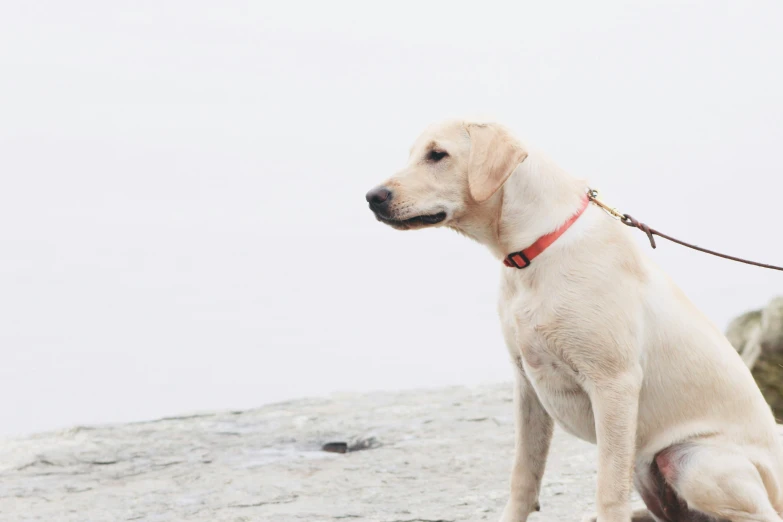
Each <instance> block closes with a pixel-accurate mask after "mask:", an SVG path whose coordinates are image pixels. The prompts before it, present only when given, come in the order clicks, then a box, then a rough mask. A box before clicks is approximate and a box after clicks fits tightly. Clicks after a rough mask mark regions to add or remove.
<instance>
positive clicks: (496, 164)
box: [466, 123, 527, 203]
mask: <svg viewBox="0 0 783 522" xmlns="http://www.w3.org/2000/svg"><path fill="white" fill-rule="evenodd" d="M466 127H467V131H468V134H469V135H470V158H469V159H468V188H469V189H470V196H471V197H472V198H473V200H474V201H476V202H477V203H482V202H484V201H486V200H488V199H489V198H490V197H492V194H494V193H495V192H497V191H498V189H499V188H500V187H501V186H502V185H503V183H505V182H506V180H507V179H508V177H509V176H510V175H511V173H512V172H514V169H516V168H517V166H518V165H519V164H520V163H522V161H524V159H525V158H527V152H526V151H525V150H524V149H523V148H522V145H520V144H519V143H518V142H517V141H516V140H515V139H514V138H513V137H512V136H511V135H510V134H509V133H508V132H507V131H506V130H505V129H503V128H502V127H500V126H498V125H494V124H478V123H470V124H468V125H467V126H466Z"/></svg>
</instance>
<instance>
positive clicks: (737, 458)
mask: <svg viewBox="0 0 783 522" xmlns="http://www.w3.org/2000/svg"><path fill="white" fill-rule="evenodd" d="M654 466H656V467H657V471H658V472H659V473H660V476H661V477H662V479H663V480H664V481H665V482H666V484H668V485H669V486H671V488H672V489H673V490H674V492H675V493H676V495H677V496H678V497H679V499H681V501H684V506H682V502H681V503H680V509H681V508H682V507H684V508H685V510H686V511H684V512H683V511H681V512H680V513H681V515H677V517H676V518H677V520H680V519H684V520H691V518H688V516H689V515H690V514H691V513H692V512H693V511H696V512H699V513H704V514H707V515H708V516H710V517H715V518H717V519H722V520H730V521H732V522H782V521H783V518H781V517H780V515H779V513H778V512H777V511H776V509H775V507H773V504H772V501H771V500H770V498H772V499H775V502H776V503H779V502H780V498H781V493H780V483H779V482H778V480H779V479H778V478H776V477H774V476H773V475H772V474H771V471H770V470H769V469H768V468H766V467H759V466H758V465H756V464H754V463H753V462H752V461H751V460H750V459H749V458H748V457H747V456H746V455H744V454H743V453H742V452H741V451H738V450H737V449H736V448H734V447H732V446H730V445H725V446H723V445H720V444H716V443H712V442H710V443H707V442H687V443H682V444H678V445H675V446H671V447H669V448H666V449H665V450H663V451H661V452H660V453H658V455H656V457H655V463H654ZM670 504H671V503H670ZM665 508H667V509H666V511H669V509H668V508H671V509H672V511H676V510H677V509H678V508H677V506H674V505H672V506H665ZM778 509H780V506H778ZM689 512H690V513H689ZM694 520H698V518H694ZM673 522H674V520H673Z"/></svg>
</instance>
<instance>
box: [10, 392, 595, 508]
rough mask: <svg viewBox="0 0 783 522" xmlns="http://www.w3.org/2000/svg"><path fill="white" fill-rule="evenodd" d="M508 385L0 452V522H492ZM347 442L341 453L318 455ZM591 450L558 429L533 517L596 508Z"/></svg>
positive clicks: (501, 478) (65, 438)
mask: <svg viewBox="0 0 783 522" xmlns="http://www.w3.org/2000/svg"><path fill="white" fill-rule="evenodd" d="M513 431H514V430H513V417H512V404H511V385H510V384H503V385H492V386H485V387H480V388H476V389H467V388H447V389H437V390H427V391H409V392H402V393H372V394H346V395H339V396H333V397H332V398H329V399H307V400H298V401H291V402H286V403H280V404H272V405H269V406H265V407H263V408H260V409H257V410H252V411H245V412H221V413H207V414H201V415H192V416H186V417H176V418H169V419H161V420H158V421H153V422H141V423H134V424H123V425H113V426H96V427H79V428H73V429H70V430H67V431H64V432H57V433H46V434H39V435H33V436H30V437H26V438H18V439H7V440H3V441H2V442H0V520H3V521H9V522H11V521H13V522H22V521H33V520H35V521H46V522H58V521H63V522H65V521H73V522H77V521H78V522H85V521H90V522H98V521H101V522H102V521H107V522H109V521H111V522H115V521H123V520H128V521H130V520H143V521H178V522H179V521H183V520H187V521H205V522H206V521H210V522H215V521H231V522H240V521H264V522H282V521H295V520H308V521H322V520H323V521H327V520H328V521H338V520H350V521H352V522H353V521H357V522H358V521H380V522H400V521H410V522H412V521H437V520H447V521H458V520H496V519H498V518H499V517H500V513H501V511H502V509H503V506H504V504H505V501H506V498H507V495H508V474H509V471H510V468H511V459H512V454H513V447H514V445H513ZM329 442H345V443H346V444H347V447H348V448H349V450H348V451H347V452H346V453H332V452H327V451H323V450H322V447H323V445H324V444H326V443H329ZM594 478H595V448H593V447H592V446H591V445H589V444H587V443H583V442H581V441H578V440H576V439H574V438H573V437H571V436H568V435H565V434H563V433H561V432H557V434H556V436H555V441H554V443H553V446H552V450H551V458H550V462H549V466H548V468H547V473H546V478H545V481H544V486H543V492H542V498H541V504H542V510H541V512H540V513H536V514H535V515H533V516H532V517H531V521H539V522H545V521H551V522H555V521H558V522H560V521H563V520H579V519H580V518H581V516H582V515H583V514H584V513H586V512H588V511H592V509H593V497H594V492H595V485H594Z"/></svg>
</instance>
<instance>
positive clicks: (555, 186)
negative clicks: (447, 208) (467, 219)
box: [460, 152, 587, 259]
mask: <svg viewBox="0 0 783 522" xmlns="http://www.w3.org/2000/svg"><path fill="white" fill-rule="evenodd" d="M586 191H587V185H586V184H585V183H584V182H583V181H580V180H577V179H575V178H573V177H571V176H570V175H569V174H568V173H566V172H565V171H564V170H563V169H561V168H560V167H558V166H557V165H555V164H554V163H553V162H552V161H551V160H549V159H548V158H546V157H545V156H543V155H542V154H541V153H538V152H536V153H531V154H530V155H529V156H528V157H527V158H526V159H525V161H523V162H522V163H521V164H520V165H519V166H518V167H517V168H516V170H515V171H514V173H513V174H511V176H510V177H509V178H508V180H507V181H506V182H505V183H504V184H503V187H501V189H500V190H498V192H497V193H496V194H495V195H493V196H492V198H490V200H489V201H487V202H486V203H484V204H482V205H481V207H482V208H481V209H477V210H479V212H478V215H479V219H478V220H476V221H473V222H472V223H470V224H465V226H462V227H460V228H461V231H462V232H463V233H465V234H466V235H468V236H469V237H472V238H473V239H475V240H477V241H478V242H480V243H482V244H484V245H486V246H487V247H488V248H489V250H490V251H491V252H492V254H493V255H494V256H495V257H497V258H498V259H503V258H505V257H506V256H507V255H508V254H509V253H511V252H516V251H519V250H522V249H525V248H527V247H529V246H530V245H532V244H533V243H534V242H535V241H536V240H537V239H538V238H540V237H541V236H543V235H545V234H548V233H550V232H553V231H554V230H556V229H557V228H558V227H559V226H560V225H562V224H563V223H565V222H566V221H567V220H568V219H569V218H570V217H571V216H572V215H573V214H574V213H575V212H576V211H578V210H579V208H580V205H581V204H582V202H583V201H584V197H585V193H586Z"/></svg>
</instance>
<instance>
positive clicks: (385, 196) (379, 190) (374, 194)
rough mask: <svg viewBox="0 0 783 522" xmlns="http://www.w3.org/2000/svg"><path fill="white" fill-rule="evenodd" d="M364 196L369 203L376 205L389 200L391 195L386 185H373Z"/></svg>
mask: <svg viewBox="0 0 783 522" xmlns="http://www.w3.org/2000/svg"><path fill="white" fill-rule="evenodd" d="M365 197H366V198H367V202H368V203H369V204H370V205H373V206H376V207H377V206H380V205H382V204H384V203H386V202H387V201H389V200H390V199H391V197H392V193H391V191H390V190H389V189H387V188H386V187H375V188H374V189H372V190H371V191H370V192H368V193H367V196H365Z"/></svg>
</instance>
